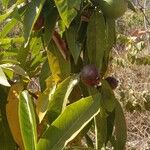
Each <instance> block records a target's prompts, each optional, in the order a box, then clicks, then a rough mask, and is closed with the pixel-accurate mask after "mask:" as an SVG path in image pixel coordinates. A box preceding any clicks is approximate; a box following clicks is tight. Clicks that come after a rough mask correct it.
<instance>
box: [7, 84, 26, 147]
mask: <svg viewBox="0 0 150 150" xmlns="http://www.w3.org/2000/svg"><path fill="white" fill-rule="evenodd" d="M22 90H23V85H22V83H16V84H14V85H13V86H12V87H11V88H10V90H9V93H8V97H7V101H8V103H7V105H6V115H7V120H8V124H9V127H10V130H11V133H12V136H13V138H14V140H15V142H16V143H17V144H18V146H19V147H20V148H21V149H23V148H24V146H23V141H22V137H21V130H20V124H19V116H18V107H19V93H20V92H21V91H22Z"/></svg>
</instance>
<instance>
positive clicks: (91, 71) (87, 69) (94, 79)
mask: <svg viewBox="0 0 150 150" xmlns="http://www.w3.org/2000/svg"><path fill="white" fill-rule="evenodd" d="M80 77H81V81H82V82H83V83H84V84H85V85H88V86H95V85H98V84H99V82H100V75H99V72H98V69H97V67H96V66H95V65H92V64H90V65H86V66H84V67H83V69H82V70H81V73H80Z"/></svg>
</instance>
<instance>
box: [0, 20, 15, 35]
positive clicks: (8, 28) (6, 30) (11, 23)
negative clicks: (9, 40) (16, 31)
mask: <svg viewBox="0 0 150 150" xmlns="http://www.w3.org/2000/svg"><path fill="white" fill-rule="evenodd" d="M16 24H17V20H16V19H15V18H13V19H11V20H10V21H9V22H8V23H7V24H6V25H5V26H4V28H3V30H2V31H1V33H0V38H3V37H5V36H6V35H7V34H8V33H9V32H10V31H11V30H12V28H13V27H14V26H15V25H16Z"/></svg>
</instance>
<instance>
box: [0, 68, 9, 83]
mask: <svg viewBox="0 0 150 150" xmlns="http://www.w3.org/2000/svg"><path fill="white" fill-rule="evenodd" d="M0 84H1V85H4V86H10V84H9V83H8V81H7V78H6V75H5V74H4V72H3V70H2V68H1V67H0Z"/></svg>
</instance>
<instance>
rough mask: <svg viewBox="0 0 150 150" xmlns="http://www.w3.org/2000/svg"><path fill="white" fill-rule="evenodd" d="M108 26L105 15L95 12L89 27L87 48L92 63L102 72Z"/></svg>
mask: <svg viewBox="0 0 150 150" xmlns="http://www.w3.org/2000/svg"><path fill="white" fill-rule="evenodd" d="M105 32H106V25H105V19H104V17H103V14H102V13H100V12H98V11H95V12H94V13H93V15H92V16H91V18H90V21H89V24H88V27H87V48H88V57H89V59H90V63H92V64H96V66H97V67H98V68H99V70H101V68H102V63H103V57H104V52H105V50H106V47H107V43H106V34H105Z"/></svg>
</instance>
